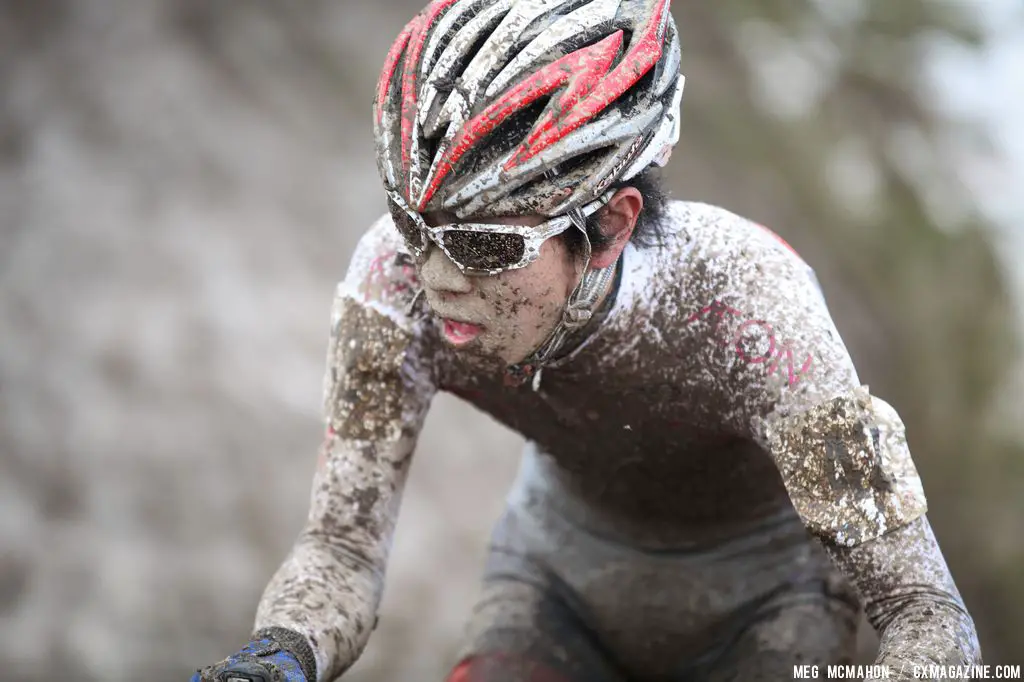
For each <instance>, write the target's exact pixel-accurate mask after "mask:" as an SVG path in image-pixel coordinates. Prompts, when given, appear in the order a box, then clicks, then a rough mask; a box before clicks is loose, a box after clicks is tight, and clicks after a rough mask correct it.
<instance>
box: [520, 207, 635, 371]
mask: <svg viewBox="0 0 1024 682" xmlns="http://www.w3.org/2000/svg"><path fill="white" fill-rule="evenodd" d="M567 215H568V216H569V218H570V219H571V220H572V223H573V225H574V226H575V227H576V228H577V229H578V230H579V231H580V232H582V233H583V245H584V259H583V274H582V275H581V276H580V279H579V281H578V282H577V283H576V287H575V288H574V289H573V291H572V293H571V294H569V299H568V302H567V303H566V306H565V309H564V310H563V311H562V319H561V320H560V321H559V322H558V324H556V325H555V328H554V329H552V330H551V333H550V334H549V335H548V337H547V338H546V339H545V340H544V342H543V343H541V345H540V346H539V347H538V348H537V349H536V350H534V351H533V353H531V354H530V355H529V356H528V357H527V358H526V359H525V360H523V361H521V362H519V363H516V364H514V365H510V366H509V367H508V370H507V374H508V375H509V377H510V378H511V379H512V380H513V382H514V383H517V384H521V383H523V382H525V381H526V380H528V379H530V378H531V377H532V379H533V390H535V391H536V390H539V389H540V381H541V372H542V370H543V369H544V365H545V363H547V362H548V361H550V360H551V358H552V357H554V355H555V354H556V353H557V352H558V350H559V349H560V348H561V347H562V346H563V345H564V344H565V341H566V339H568V338H569V336H571V335H572V334H573V332H576V331H579V330H580V329H582V328H583V327H585V326H586V324H587V323H588V322H590V320H591V318H592V317H593V316H594V310H595V308H596V307H597V303H598V301H600V300H601V296H602V295H603V294H604V293H605V292H606V291H607V290H608V287H609V285H610V284H611V282H612V277H613V275H614V274H615V265H616V264H615V263H613V264H611V265H610V266H608V267H606V268H600V269H597V268H595V269H591V268H590V257H591V254H592V249H591V245H590V238H589V237H588V236H587V221H586V217H585V216H584V215H583V211H581V210H580V209H579V208H574V209H573V210H571V211H569V213H568V214H567Z"/></svg>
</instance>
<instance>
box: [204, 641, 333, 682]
mask: <svg viewBox="0 0 1024 682" xmlns="http://www.w3.org/2000/svg"><path fill="white" fill-rule="evenodd" d="M189 682H314V680H310V679H307V677H306V675H305V674H304V673H303V671H302V666H301V665H300V664H299V660H298V659H297V658H296V657H295V655H294V654H292V653H291V652H290V651H287V650H285V649H283V648H281V646H280V645H279V644H278V643H277V642H275V641H274V640H271V639H258V640H254V641H252V642H249V643H248V644H247V645H246V646H245V648H244V649H242V650H241V651H239V652H238V653H237V654H235V655H233V656H229V657H228V658H226V659H224V660H223V661H221V662H220V663H217V664H215V665H211V666H207V667H206V668H203V669H202V670H197V671H196V673H195V675H193V676H192V679H191V680H190V681H189Z"/></svg>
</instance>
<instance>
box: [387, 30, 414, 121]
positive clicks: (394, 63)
mask: <svg viewBox="0 0 1024 682" xmlns="http://www.w3.org/2000/svg"><path fill="white" fill-rule="evenodd" d="M415 21H416V20H415V19H413V20H412V21H410V22H409V23H408V24H406V25H405V28H403V29H402V32H401V33H399V34H398V38H396V39H395V42H394V43H393V44H392V45H391V49H390V50H388V56H387V57H385V58H384V68H383V69H381V72H380V78H379V79H378V80H377V123H380V121H381V118H383V116H384V107H385V106H386V105H387V97H388V88H390V87H391V79H392V78H394V77H395V69H397V68H398V60H399V58H400V57H401V56H402V50H404V49H405V45H406V43H408V42H409V34H410V33H412V26H413V24H414V23H415Z"/></svg>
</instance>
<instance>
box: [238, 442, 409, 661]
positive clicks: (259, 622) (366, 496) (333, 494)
mask: <svg viewBox="0 0 1024 682" xmlns="http://www.w3.org/2000/svg"><path fill="white" fill-rule="evenodd" d="M412 449H413V443H412V440H411V438H403V439H400V440H399V441H398V442H390V443H389V442H384V443H373V442H359V441H354V440H347V439H342V438H341V437H340V436H339V435H338V434H337V433H336V432H334V431H333V430H329V431H328V439H327V441H326V442H325V445H324V449H323V451H322V454H321V459H320V465H319V466H318V471H317V475H316V479H315V481H314V485H313V493H312V503H311V505H310V512H309V520H308V522H307V524H306V527H305V528H304V529H303V531H302V533H301V535H300V536H299V539H298V541H297V542H296V544H295V546H294V548H293V549H292V552H291V554H290V555H289V556H288V558H287V559H286V560H285V562H284V564H283V565H282V566H281V567H280V568H279V569H278V571H277V573H276V574H275V575H274V577H273V579H272V580H271V582H270V584H269V585H268V586H267V589H266V591H265V593H264V595H263V599H262V600H261V602H260V605H259V608H258V610H257V616H256V626H255V628H256V630H257V631H258V630H260V629H263V628H267V627H282V628H286V629H288V630H292V631H294V632H298V633H300V634H302V635H303V636H304V637H305V638H306V640H307V641H308V643H309V645H310V647H311V648H312V651H313V655H314V657H315V659H316V670H317V680H332V679H334V677H336V676H337V675H340V674H341V673H342V672H344V671H345V670H347V669H348V668H349V667H350V666H351V665H352V664H353V663H355V661H356V659H358V658H359V655H360V654H361V653H362V651H363V649H364V648H365V647H366V643H367V640H368V639H369V636H370V633H371V632H372V630H373V627H374V624H375V622H376V618H377V608H378V606H379V604H380V598H381V593H382V591H383V586H384V571H385V566H386V564H387V555H388V547H389V544H390V540H391V537H392V535H393V532H394V527H395V522H396V520H397V516H398V507H399V500H400V496H401V489H402V487H403V485H404V481H405V477H406V475H407V472H408V466H409V463H410V461H411V453H412Z"/></svg>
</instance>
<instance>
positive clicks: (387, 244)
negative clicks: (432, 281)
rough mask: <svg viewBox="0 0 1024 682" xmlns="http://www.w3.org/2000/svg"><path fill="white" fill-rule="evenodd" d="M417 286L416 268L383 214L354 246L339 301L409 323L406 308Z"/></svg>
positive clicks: (340, 287)
mask: <svg viewBox="0 0 1024 682" xmlns="http://www.w3.org/2000/svg"><path fill="white" fill-rule="evenodd" d="M419 288H420V285H419V281H418V279H417V276H416V268H415V266H414V264H413V261H412V259H411V258H410V256H409V254H408V251H407V250H406V249H405V246H404V244H403V242H402V239H401V237H400V236H399V235H398V232H397V231H396V230H395V228H394V225H393V223H392V222H391V218H390V216H388V215H386V214H385V215H383V216H381V217H380V218H379V219H377V220H376V221H374V223H373V224H372V225H371V226H370V228H369V229H368V230H367V231H366V232H365V233H364V234H363V236H362V237H361V238H360V239H359V242H358V244H357V245H356V248H355V251H354V252H353V254H352V259H351V261H350V262H349V267H348V271H347V272H346V274H345V278H344V279H343V280H342V281H341V282H340V283H339V284H338V289H337V296H338V298H342V297H344V298H349V299H353V300H354V301H355V302H357V303H359V304H362V305H363V306H365V307H367V308H372V309H375V310H376V311H377V312H379V313H382V314H384V315H385V316H387V317H389V318H391V319H392V320H394V321H395V322H399V323H406V322H408V321H409V320H408V308H409V306H410V305H411V303H412V302H413V299H414V298H415V296H416V293H417V292H418V291H419Z"/></svg>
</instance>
